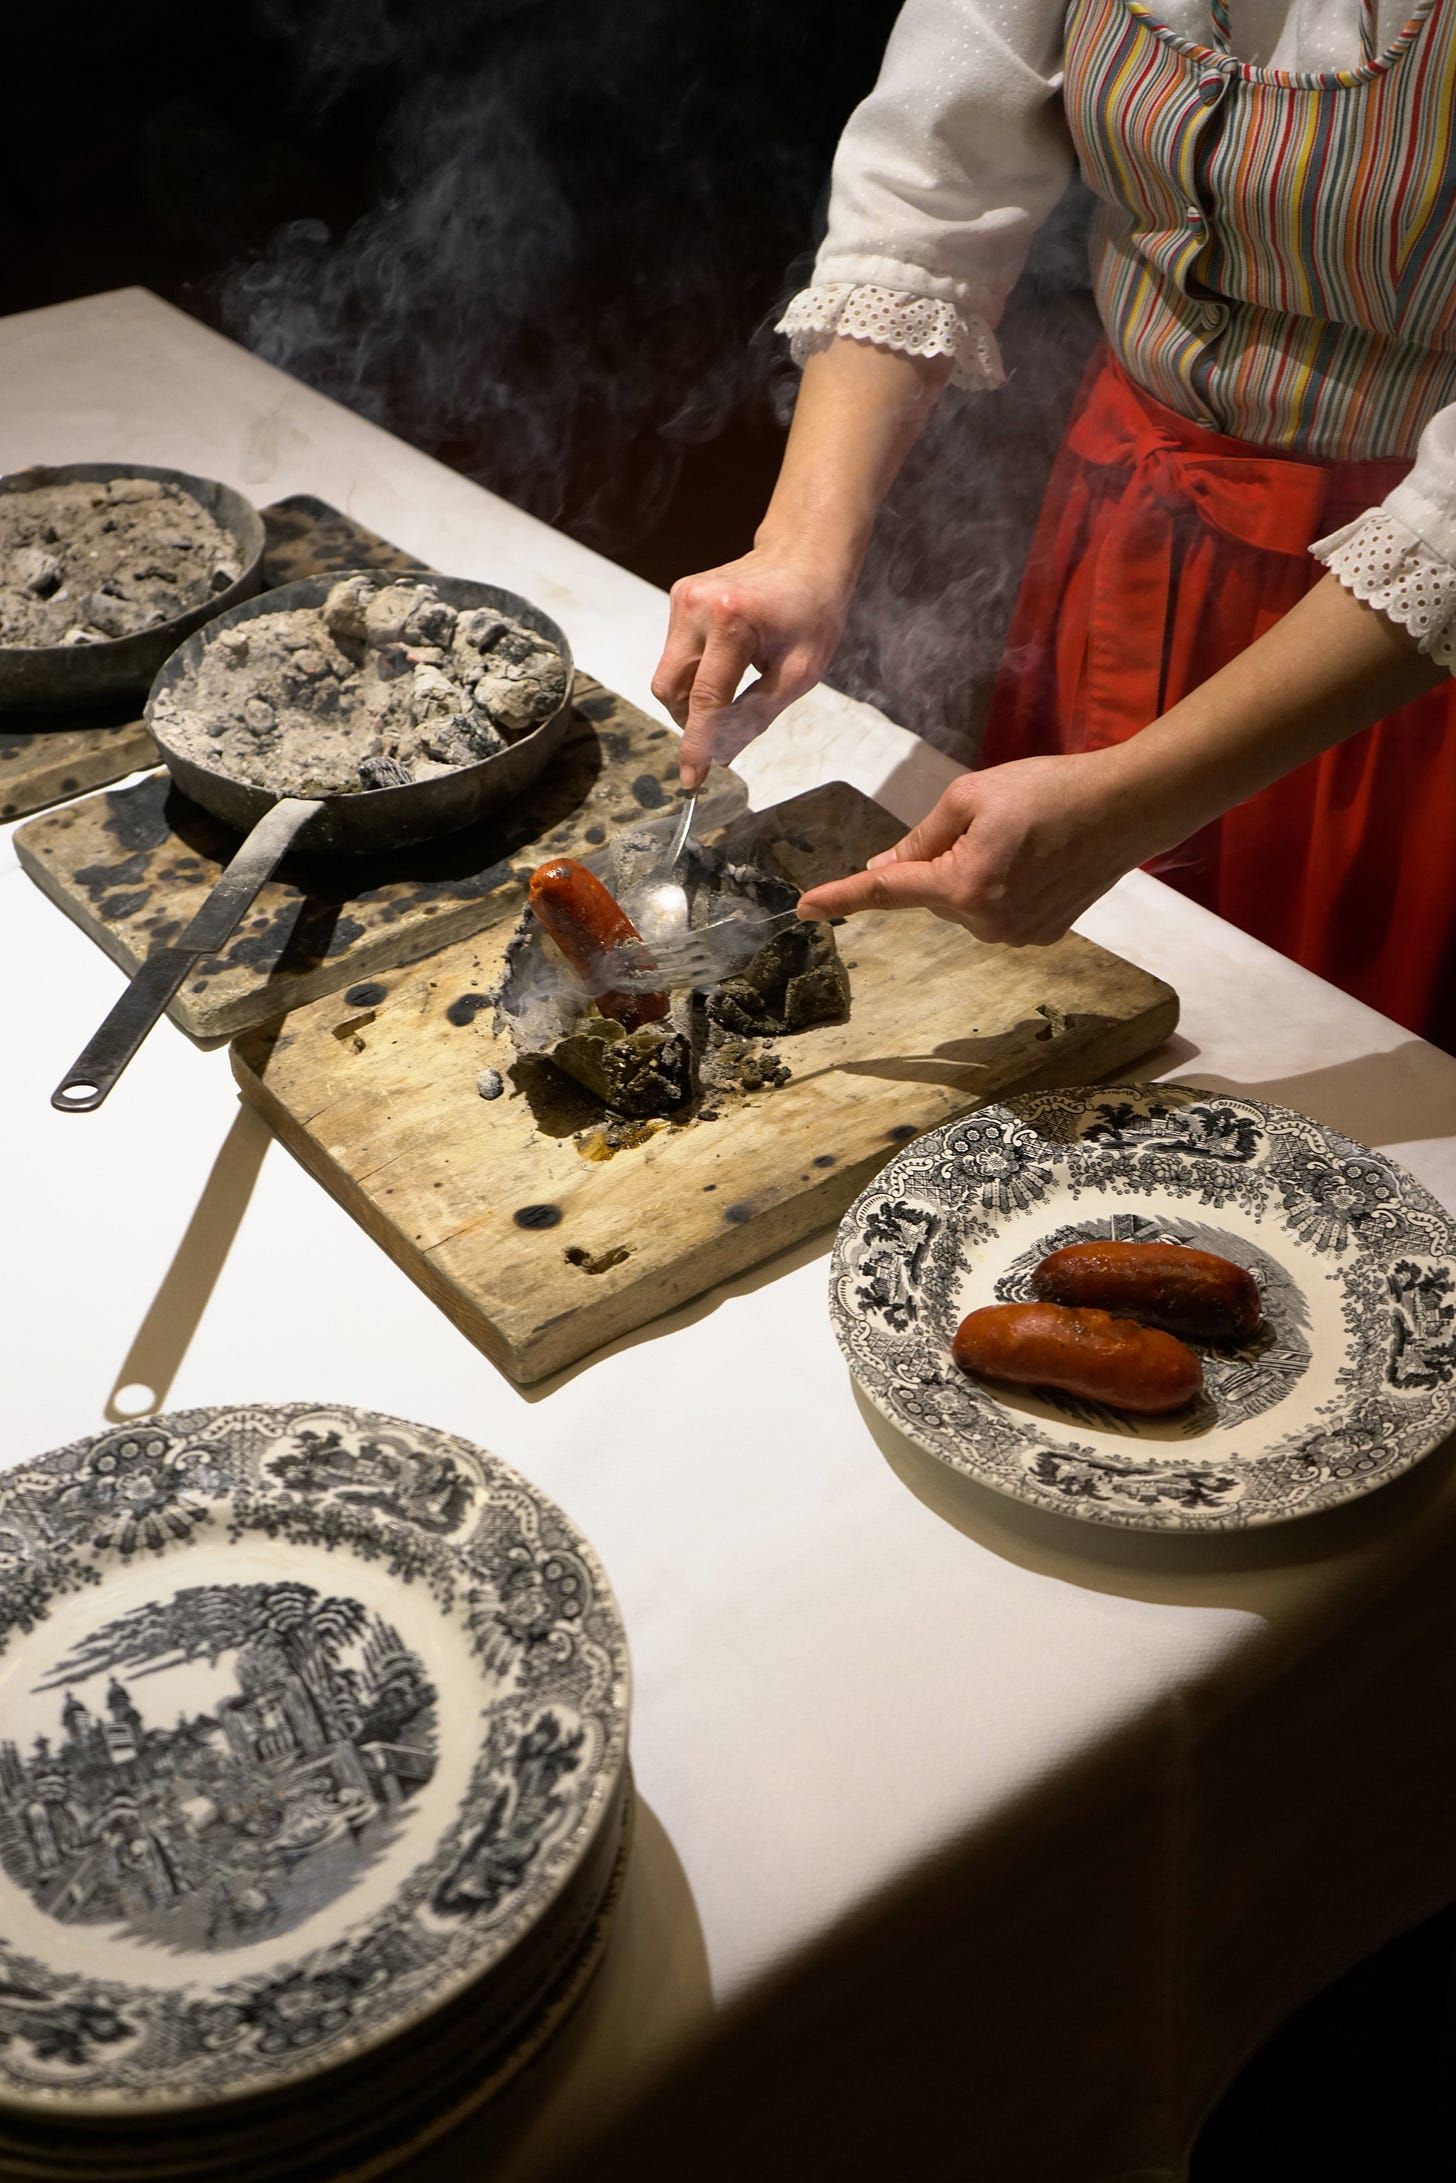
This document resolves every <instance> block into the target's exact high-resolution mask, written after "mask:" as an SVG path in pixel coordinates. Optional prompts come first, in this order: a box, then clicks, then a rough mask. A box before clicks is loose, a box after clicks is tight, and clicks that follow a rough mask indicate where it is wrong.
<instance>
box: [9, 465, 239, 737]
mask: <svg viewBox="0 0 1456 2183" xmlns="http://www.w3.org/2000/svg"><path fill="white" fill-rule="evenodd" d="M115 478H155V479H156V480H157V482H158V484H159V485H175V486H177V487H179V489H180V490H181V491H182V492H184V493H186V494H187V495H188V497H189V498H190V499H192V500H195V501H198V502H200V503H201V505H202V506H203V507H204V508H205V509H206V510H207V512H208V514H209V515H210V516H211V517H212V518H213V520H214V521H215V522H217V523H219V524H221V526H222V528H223V529H224V530H225V531H226V532H227V534H228V536H229V538H231V540H232V541H233V544H234V545H235V546H236V547H237V549H238V555H239V558H240V560H241V562H242V567H241V570H240V572H239V574H238V575H237V576H236V577H235V579H234V580H233V582H232V583H230V584H229V585H228V587H227V589H226V590H225V591H216V592H213V593H212V595H211V596H210V597H209V598H206V599H204V600H203V601H202V602H201V604H200V605H198V606H194V607H189V609H188V610H187V612H186V613H185V614H178V615H175V616H174V617H173V619H172V620H171V621H166V622H158V623H157V625H156V627H155V628H154V629H139V630H138V631H137V633H136V635H135V636H132V637H108V638H106V639H105V640H104V641H102V642H101V643H99V644H0V712H21V711H24V712H57V711H60V710H63V709H77V710H84V708H85V707H86V706H88V705H103V704H105V703H107V701H108V700H109V699H112V698H119V697H140V696H141V695H142V693H143V692H144V691H145V690H146V688H147V687H148V685H149V683H150V682H151V680H152V677H153V676H154V675H155V674H156V672H157V670H158V668H159V667H160V666H161V665H162V663H163V661H164V660H166V659H167V658H168V657H169V656H170V655H171V654H172V653H173V652H174V651H175V650H176V649H177V646H178V645H179V644H180V643H181V642H182V639H183V638H184V637H186V636H189V635H190V634H191V632H192V631H193V630H194V629H200V628H201V627H202V626H203V624H204V623H205V622H210V621H211V620H212V619H213V617H214V616H215V615H218V614H224V613H226V612H227V610H228V608H229V607H234V606H237V605H238V604H239V603H240V602H241V601H242V600H244V599H251V598H252V596H253V594H254V592H256V591H257V589H258V587H259V585H260V584H261V583H262V581H263V549H264V545H265V543H266V538H265V534H264V528H263V518H262V517H261V516H260V515H259V513H258V511H257V509H256V508H255V507H254V506H253V504H252V502H251V501H250V500H245V499H244V498H243V496H242V494H241V493H235V492H234V491H233V489H232V487H231V486H230V485H220V484H219V483H218V482H217V480H216V478H195V477H192V476H190V475H189V474H188V472H187V471H185V470H159V469H157V468H156V467H155V466H154V465H152V464H150V463H145V462H67V463H60V464H56V465H53V466H50V467H45V466H42V465H41V464H39V463H37V464H36V465H35V466H34V468H32V469H29V470H15V471H12V472H11V473H10V475H9V476H8V477H0V493H25V492H31V491H33V490H34V489H35V487H36V486H39V485H109V484H110V483H111V482H112V481H113V479H115Z"/></svg>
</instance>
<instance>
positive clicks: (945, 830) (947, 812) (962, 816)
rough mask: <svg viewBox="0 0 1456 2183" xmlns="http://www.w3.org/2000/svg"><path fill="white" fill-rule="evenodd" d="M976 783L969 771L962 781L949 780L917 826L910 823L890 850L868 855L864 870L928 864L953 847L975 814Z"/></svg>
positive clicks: (873, 870)
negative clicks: (905, 833) (937, 799)
mask: <svg viewBox="0 0 1456 2183" xmlns="http://www.w3.org/2000/svg"><path fill="white" fill-rule="evenodd" d="M975 782H976V777H975V775H974V774H972V773H968V774H966V775H965V777H964V778H963V779H962V780H959V781H952V782H951V784H950V787H949V788H948V789H947V790H946V791H945V793H944V795H943V796H942V797H941V798H940V801H939V802H938V803H937V804H936V805H935V807H934V808H933V810H930V811H927V812H926V814H925V817H924V818H923V819H922V820H921V821H920V823H919V825H918V826H912V827H911V829H910V831H909V833H908V834H907V835H906V836H905V838H904V839H903V841H897V842H896V844H895V846H894V848H893V849H882V850H881V851H880V854H879V855H878V856H877V857H871V858H870V861H869V865H868V867H867V869H868V870H870V871H872V872H875V871H880V870H882V869H883V868H884V866H885V865H887V864H929V863H931V862H932V861H933V860H934V859H935V858H936V857H942V856H944V855H945V854H946V852H947V850H949V849H952V848H954V846H955V844H956V843H957V842H958V841H959V840H960V838H961V836H962V834H964V832H965V831H966V828H967V827H968V826H969V825H970V823H971V820H972V819H973V818H974V817H975V802H976V786H975Z"/></svg>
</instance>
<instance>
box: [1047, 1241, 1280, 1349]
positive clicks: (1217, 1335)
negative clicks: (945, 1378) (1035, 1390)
mask: <svg viewBox="0 0 1456 2183" xmlns="http://www.w3.org/2000/svg"><path fill="white" fill-rule="evenodd" d="M1031 1286H1032V1289H1033V1291H1034V1293H1035V1294H1036V1295H1037V1296H1039V1297H1041V1299H1042V1300H1043V1302H1045V1303H1048V1304H1094V1305H1097V1306H1099V1307H1100V1308H1101V1309H1102V1310H1103V1311H1114V1312H1124V1313H1126V1314H1127V1315H1128V1316H1129V1317H1131V1318H1134V1319H1141V1320H1143V1321H1145V1323H1146V1324H1147V1325H1149V1326H1161V1327H1166V1328H1167V1330H1168V1332H1169V1333H1170V1334H1187V1335H1190V1336H1191V1337H1192V1339H1193V1340H1194V1341H1203V1342H1226V1341H1242V1340H1244V1339H1246V1338H1247V1337H1248V1336H1249V1335H1250V1334H1252V1333H1253V1332H1254V1330H1255V1328H1256V1327H1257V1326H1258V1324H1259V1319H1260V1315H1261V1311H1262V1306H1261V1304H1260V1300H1259V1284H1258V1283H1257V1281H1255V1279H1254V1277H1253V1275H1252V1274H1251V1273H1249V1272H1247V1271H1246V1269H1245V1268H1244V1267H1242V1266H1235V1265H1234V1264H1232V1262H1231V1261H1230V1260H1229V1259H1227V1258H1218V1257H1216V1256H1215V1255H1214V1253H1213V1252H1212V1251H1190V1250H1188V1249H1186V1248H1185V1247H1184V1245H1183V1244H1181V1243H1111V1242H1105V1241H1104V1242H1096V1243H1072V1244H1069V1245H1068V1246H1067V1248H1066V1250H1064V1251H1053V1252H1052V1254H1051V1256H1050V1258H1044V1259H1043V1260H1042V1262H1041V1264H1040V1265H1039V1266H1038V1267H1037V1269H1036V1271H1035V1273H1034V1274H1033V1275H1032V1277H1031Z"/></svg>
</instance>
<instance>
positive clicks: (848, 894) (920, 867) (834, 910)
mask: <svg viewBox="0 0 1456 2183" xmlns="http://www.w3.org/2000/svg"><path fill="white" fill-rule="evenodd" d="M944 899H945V887H944V883H943V881H942V880H941V879H940V877H939V875H938V873H937V871H936V869H935V866H934V865H933V864H901V863H890V864H879V865H876V866H875V868H874V869H873V870H871V871H865V872H851V873H850V874H849V877H848V878H847V879H830V880H826V881H825V883H824V884H823V886H820V887H810V888H809V889H808V891H807V893H805V894H801V895H800V897H799V915H800V916H801V917H805V918H812V919H814V920H816V921H817V920H819V919H823V918H827V917H854V916H856V915H857V914H858V912H859V911H860V910H909V909H935V908H937V907H939V906H940V904H941V903H942V902H943V901H944Z"/></svg>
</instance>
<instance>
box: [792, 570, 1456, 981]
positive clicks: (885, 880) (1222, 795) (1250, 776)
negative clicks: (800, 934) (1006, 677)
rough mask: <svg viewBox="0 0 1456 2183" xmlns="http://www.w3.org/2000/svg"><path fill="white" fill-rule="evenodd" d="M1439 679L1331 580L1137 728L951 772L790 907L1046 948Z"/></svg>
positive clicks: (1407, 640)
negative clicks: (895, 919)
mask: <svg viewBox="0 0 1456 2183" xmlns="http://www.w3.org/2000/svg"><path fill="white" fill-rule="evenodd" d="M1446 672H1447V670H1446V669H1445V668H1444V667H1443V666H1441V665H1440V664H1439V663H1437V662H1436V661H1434V660H1432V659H1430V658H1429V657H1427V656H1426V655H1425V654H1424V653H1423V652H1421V650H1420V649H1419V646H1418V643H1417V640H1416V638H1415V637H1413V636H1412V635H1411V633H1410V632H1409V630H1407V629H1404V628H1402V627H1401V626H1400V625H1399V624H1398V623H1396V622H1393V621H1391V620H1389V619H1388V618H1387V617H1386V616H1385V615H1384V614H1382V613H1380V612H1379V611H1377V609H1375V608H1374V607H1371V606H1367V605H1365V604H1364V603H1363V602H1362V601H1361V600H1359V599H1357V598H1355V597H1354V595H1353V594H1352V593H1351V592H1349V591H1347V590H1345V588H1344V586H1343V585H1342V584H1341V583H1340V582H1339V581H1338V579H1337V578H1336V577H1333V576H1327V577H1326V578H1325V579H1324V581H1323V582H1322V583H1320V584H1318V585H1317V586H1316V587H1315V589H1314V590H1313V591H1311V592H1310V593H1309V594H1308V595H1307V596H1306V597H1305V598H1303V599H1301V601H1300V602H1299V604H1298V605H1297V606H1296V607H1294V608H1292V609H1291V611H1290V612H1289V613H1288V614H1286V615H1285V616H1284V618H1283V620H1282V621H1280V622H1278V623H1276V624H1275V626H1274V628H1272V629H1270V630H1268V631H1267V632H1266V633H1265V635H1264V636H1262V637H1260V638H1259V640H1258V641H1257V643H1255V644H1251V645H1250V646H1249V647H1248V649H1247V650H1246V651H1244V652H1242V653H1240V654H1239V656H1238V658H1237V659H1234V660H1231V661H1230V662H1229V664H1228V666H1227V667H1224V668H1221V669H1220V670H1219V672H1218V673H1217V674H1216V675H1212V676H1210V677H1209V679H1208V681H1207V682H1205V683H1203V684H1202V685H1201V686H1200V688H1198V689H1196V690H1194V691H1192V692H1191V693H1190V694H1189V695H1188V696H1187V697H1185V698H1183V699H1182V700H1181V701H1180V702H1179V703H1178V704H1177V705H1175V706H1174V707H1173V708H1172V710H1171V711H1170V712H1167V713H1164V714H1163V716H1162V718H1161V719H1159V720H1155V721H1153V722H1152V723H1151V725H1150V726H1148V727H1146V728H1144V729H1143V730H1142V732H1141V734H1139V735H1135V736H1133V737H1132V738H1131V739H1130V740H1129V741H1128V742H1126V743H1119V744H1117V745H1115V746H1113V747H1112V748H1111V749H1107V750H1098V751H1089V752H1085V753H1081V754H1078V755H1073V756H1070V757H1056V758H1023V759H1019V760H1017V761H1016V762H1014V763H1013V764H1011V765H1004V766H992V767H990V768H989V769H988V770H987V771H986V772H983V773H968V774H965V775H963V776H962V778H961V779H960V780H958V781H955V782H953V783H952V784H951V786H950V787H949V788H948V789H947V790H946V792H945V794H944V795H943V796H942V797H941V799H940V801H939V803H938V804H937V805H936V806H935V809H934V810H933V811H932V812H931V813H930V814H929V816H928V817H927V818H925V819H923V820H922V821H921V823H920V824H919V826H917V827H915V828H913V829H912V830H911V832H910V833H908V834H907V835H906V836H905V839H904V840H903V841H902V842H900V843H898V844H897V845H896V847H895V848H894V849H891V850H888V851H886V853H885V855H884V856H882V857H876V858H875V859H874V861H873V863H872V865H871V866H870V868H869V870H868V871H865V872H860V873H855V874H853V875H852V876H851V877H850V878H848V879H840V880H834V881H832V882H830V883H829V884H828V885H827V886H823V887H815V888H813V889H811V890H810V892H809V893H807V894H806V895H804V897H803V898H802V900H801V902H800V905H799V908H800V913H801V915H803V916H805V917H810V918H821V917H846V916H851V915H853V913H854V912H855V911H857V910H869V909H898V908H906V907H911V906H918V907H921V908H925V909H930V910H934V911H935V912H936V913H937V914H938V915H939V916H942V917H948V918H951V919H953V920H954V921H955V922H956V923H957V924H962V925H965V926H967V927H968V928H969V930H970V931H972V932H973V933H975V934H976V936H977V937H978V938H979V939H982V940H997V941H1002V942H1005V943H1008V944H1010V945H1011V946H1013V947H1024V946H1033V947H1041V946H1046V945H1048V944H1049V943H1050V942H1051V941H1053V940H1059V939H1060V938H1061V936H1062V934H1063V933H1064V932H1065V931H1066V930H1067V928H1068V927H1069V926H1070V925H1071V924H1072V922H1073V921H1074V919H1076V918H1077V917H1079V916H1080V915H1081V913H1082V911H1083V910H1085V909H1086V908H1087V907H1088V906H1089V904H1090V903H1093V902H1095V901H1096V900H1097V898H1098V896H1099V895H1102V894H1105V893H1106V891H1107V889H1108V888H1109V887H1110V886H1112V884H1113V883H1114V881H1115V880H1118V879H1120V878H1121V877H1122V875H1123V873H1124V872H1127V871H1131V870H1132V869H1133V867H1134V866H1135V865H1138V864H1142V863H1145V862H1146V860H1147V859H1148V858H1149V857H1151V856H1156V855H1158V854H1159V853H1160V852H1161V851H1163V850H1166V849H1171V848H1173V847H1175V846H1176V845H1177V843H1179V842H1180V841H1185V840H1186V839H1187V838H1188V836H1189V835H1190V834H1192V833H1196V832H1197V830H1198V828H1199V827H1201V826H1206V825H1207V824H1208V823H1209V821H1210V820H1211V819H1215V818H1217V817H1219V816H1220V814H1221V813H1223V812H1225V811H1227V810H1230V809H1231V808H1232V806H1233V805H1234V804H1237V803H1242V802H1243V800H1244V799H1245V797H1247V796H1252V795H1254V794H1255V793H1256V792H1257V791H1258V790H1259V789H1261V788H1267V787H1268V785H1269V783H1270V782H1271V781H1276V780H1278V779H1280V778H1281V776H1282V775H1284V774H1286V773H1290V772H1292V771H1293V770H1294V768H1295V767H1296V766H1298V765H1302V764H1303V762H1304V761H1305V760H1306V759H1307V758H1313V757H1315V756H1316V755H1317V754H1318V753H1319V752H1320V751H1322V750H1328V749H1330V748H1332V746H1333V745H1334V744H1336V743H1340V742H1343V741H1344V740H1345V738H1346V737H1347V736H1350V735H1355V734H1357V733H1358V732H1359V731H1360V730H1361V729H1362V728H1367V727H1369V726H1371V725H1372V723H1373V722H1375V721H1376V720H1380V719H1383V718H1384V717H1385V715H1386V714H1388V713H1392V712H1394V711H1396V710H1397V709H1398V708H1399V707H1400V706H1401V705H1404V704H1408V703H1409V702H1410V700H1411V699H1412V698H1415V697H1420V696H1421V695H1423V694H1424V692H1426V691H1427V690H1431V689H1435V688H1436V687H1437V686H1438V685H1439V684H1440V683H1441V682H1442V681H1443V680H1444V679H1445V676H1446ZM1453 824H1456V814H1453Z"/></svg>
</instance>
